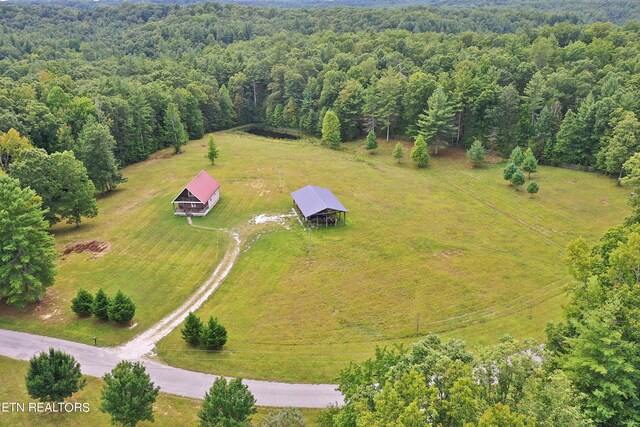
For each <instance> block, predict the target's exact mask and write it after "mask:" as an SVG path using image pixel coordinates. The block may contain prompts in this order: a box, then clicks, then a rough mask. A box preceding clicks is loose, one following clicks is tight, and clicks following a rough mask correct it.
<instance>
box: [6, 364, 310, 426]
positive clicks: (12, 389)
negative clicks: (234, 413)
mask: <svg viewBox="0 0 640 427" xmlns="http://www.w3.org/2000/svg"><path fill="white" fill-rule="evenodd" d="M27 368H28V363H27V362H22V361H17V360H13V359H8V358H6V357H2V356H0V378H2V387H0V402H17V403H24V404H25V406H28V402H32V401H33V399H31V398H30V397H29V395H28V394H27V390H26V387H25V385H24V376H25V375H26V372H27ZM86 378H87V385H86V386H85V387H84V388H83V389H82V390H80V391H79V392H78V393H76V394H75V395H74V396H72V397H71V398H70V399H67V402H80V403H88V404H89V408H90V410H89V412H87V413H67V414H63V413H17V412H14V413H0V426H11V427H22V426H25V427H26V426H36V425H37V426H43V427H44V426H47V427H48V426H69V427H72V426H93V427H100V426H105V427H106V426H110V425H112V424H111V422H110V417H109V415H108V414H105V413H103V412H101V411H100V390H102V387H103V385H104V383H103V381H102V380H101V379H98V378H93V377H86ZM201 406H202V401H201V400H198V399H187V398H184V397H177V396H172V395H169V394H164V393H160V394H159V396H158V399H157V400H156V403H155V405H154V417H155V422H154V423H149V422H143V423H140V424H138V425H139V426H158V427H162V426H169V427H173V426H191V425H196V424H197V422H198V411H199V410H200V407H201ZM270 411H273V409H271V408H258V413H257V414H256V415H254V416H253V417H252V422H253V425H255V426H258V425H259V424H260V420H261V419H262V418H263V417H264V416H265V415H266V414H268V413H269V412H270ZM302 412H303V415H304V416H305V420H306V421H307V425H308V426H309V427H313V426H314V425H315V418H316V416H317V414H318V413H319V412H320V411H318V410H308V409H304V410H302Z"/></svg>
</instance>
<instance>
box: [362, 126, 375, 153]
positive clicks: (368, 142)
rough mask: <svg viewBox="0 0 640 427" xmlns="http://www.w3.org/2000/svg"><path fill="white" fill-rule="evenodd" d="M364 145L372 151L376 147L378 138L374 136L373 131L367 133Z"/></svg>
mask: <svg viewBox="0 0 640 427" xmlns="http://www.w3.org/2000/svg"><path fill="white" fill-rule="evenodd" d="M364 147H365V148H366V149H367V150H369V151H373V150H375V149H376V148H378V139H377V138H376V133H375V132H374V131H371V132H369V133H368V134H367V140H366V141H365V144H364Z"/></svg>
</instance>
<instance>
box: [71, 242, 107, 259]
mask: <svg viewBox="0 0 640 427" xmlns="http://www.w3.org/2000/svg"><path fill="white" fill-rule="evenodd" d="M109 249H111V245H110V244H109V243H108V242H102V241H100V240H86V241H84V242H74V243H67V244H66V245H64V246H63V247H62V257H60V258H61V259H63V260H64V259H66V257H67V256H68V255H70V254H72V253H77V254H82V253H90V254H91V259H96V258H100V257H101V256H103V255H104V254H106V253H107V252H109Z"/></svg>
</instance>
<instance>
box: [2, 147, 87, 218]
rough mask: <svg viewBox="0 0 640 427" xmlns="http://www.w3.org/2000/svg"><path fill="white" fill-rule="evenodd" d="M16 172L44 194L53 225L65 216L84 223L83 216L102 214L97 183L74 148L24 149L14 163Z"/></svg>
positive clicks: (26, 185)
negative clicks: (97, 196)
mask: <svg viewBox="0 0 640 427" xmlns="http://www.w3.org/2000/svg"><path fill="white" fill-rule="evenodd" d="M12 169H13V172H12V176H13V177H15V178H18V179H19V180H20V184H21V185H22V186H23V187H31V188H32V189H33V190H35V191H36V193H38V195H40V196H41V197H42V203H43V205H44V207H46V208H47V209H48V211H47V212H46V214H45V217H46V219H47V220H48V221H49V224H50V225H54V224H56V223H58V222H60V221H62V220H65V219H66V220H67V223H69V224H72V223H75V224H76V226H78V225H80V222H81V219H82V217H87V218H93V217H95V216H96V215H97V214H98V205H97V203H96V199H95V196H94V193H95V187H94V185H93V183H92V182H91V181H90V180H89V176H88V174H87V170H86V168H85V167H84V165H83V164H82V162H81V161H80V160H77V159H76V158H75V156H74V155H73V153H72V152H70V151H64V152H62V153H53V154H51V155H47V153H45V151H44V150H43V149H40V148H39V149H35V150H29V151H27V152H24V153H23V154H22V155H21V156H20V157H19V158H18V161H16V162H15V163H14V165H13V167H12Z"/></svg>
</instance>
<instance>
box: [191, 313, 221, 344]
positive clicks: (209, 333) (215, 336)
mask: <svg viewBox="0 0 640 427" xmlns="http://www.w3.org/2000/svg"><path fill="white" fill-rule="evenodd" d="M180 332H181V333H182V338H183V339H184V340H185V341H186V342H187V344H189V345H191V346H194V347H197V346H202V347H204V348H205V349H207V350H220V349H221V348H222V347H223V346H224V345H225V344H226V343H227V330H226V329H225V327H224V326H222V324H221V323H220V322H219V321H218V319H217V318H215V317H209V321H208V322H207V324H206V325H205V324H204V323H203V322H202V320H200V318H199V317H198V316H196V315H195V314H193V313H191V312H189V315H187V318H186V320H185V323H184V328H182V330H181V331H180Z"/></svg>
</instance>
